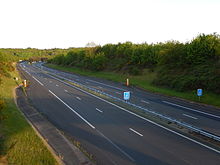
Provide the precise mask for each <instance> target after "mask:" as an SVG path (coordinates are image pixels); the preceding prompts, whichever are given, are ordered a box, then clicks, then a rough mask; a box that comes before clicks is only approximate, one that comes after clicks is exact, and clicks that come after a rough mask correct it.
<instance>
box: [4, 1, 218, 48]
mask: <svg viewBox="0 0 220 165" xmlns="http://www.w3.org/2000/svg"><path fill="white" fill-rule="evenodd" d="M214 32H217V33H218V34H220V0H0V48H27V47H31V48H41V49H44V48H68V47H84V46H85V45H86V44H87V43H88V42H92V41H93V42H95V43H96V44H100V45H104V44H107V43H118V42H126V41H131V42H133V43H143V42H147V43H156V42H164V41H168V40H178V41H180V42H186V41H190V40H191V39H193V37H196V36H197V35H198V34H200V33H205V34H210V33H214Z"/></svg>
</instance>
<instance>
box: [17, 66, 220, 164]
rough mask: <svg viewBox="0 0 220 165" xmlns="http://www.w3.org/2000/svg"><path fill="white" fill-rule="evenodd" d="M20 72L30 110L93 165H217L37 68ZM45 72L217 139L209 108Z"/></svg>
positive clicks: (217, 157)
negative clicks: (126, 95)
mask: <svg viewBox="0 0 220 165" xmlns="http://www.w3.org/2000/svg"><path fill="white" fill-rule="evenodd" d="M20 66H21V68H22V69H23V70H22V72H24V74H26V76H27V78H28V79H29V80H30V81H31V85H30V87H29V88H28V95H29V97H30V99H31V101H32V104H33V105H34V106H35V107H36V108H37V109H38V110H39V111H41V112H42V113H43V114H45V115H46V116H47V118H48V119H49V120H50V121H51V122H52V123H53V124H54V125H56V126H57V127H58V128H59V129H61V130H62V131H64V132H65V133H67V134H68V135H70V136H72V137H74V138H75V139H77V140H78V141H80V143H81V144H82V146H83V147H84V148H85V149H86V150H87V151H88V152H89V153H90V154H92V155H94V157H95V159H96V161H97V164H103V165H115V164H117V165H133V164H137V165H159V164H164V165H168V164H169V165H170V164H172V165H186V164H187V165H197V164H198V165H203V164H204V165H207V164H209V165H218V164H219V162H220V152H219V151H217V150H215V149H213V148H211V147H208V146H206V145H205V144H202V143H199V142H197V141H195V140H193V139H190V138H188V137H185V136H184V135H181V134H178V133H177V132H174V131H172V130H169V129H167V128H164V127H162V126H160V125H157V124H156V123H153V122H151V121H149V120H147V119H144V118H142V117H140V116H138V115H135V114H133V113H131V112H129V111H126V110H125V109H122V108H120V107H118V106H116V105H114V104H111V103H109V102H107V101H105V100H102V99H100V98H97V97H95V96H92V95H91V94H88V93H86V92H83V91H81V90H78V89H76V88H74V87H72V86H70V85H67V84H65V83H63V82H62V81H59V80H57V79H55V78H53V77H52V76H51V75H48V74H46V73H44V72H42V70H41V69H47V68H43V67H42V66H41V65H40V63H37V64H35V66H32V65H28V64H27V63H22V64H20ZM38 67H39V68H38ZM40 68H41V69H40ZM47 70H48V71H50V72H53V73H55V74H57V75H60V76H63V77H66V78H69V79H74V80H75V81H79V82H80V83H82V84H85V85H88V86H93V87H95V88H99V89H101V90H103V91H105V92H108V93H109V94H112V95H113V94H114V95H115V96H117V95H118V97H122V93H123V91H128V90H129V91H131V92H132V93H131V94H132V100H131V101H132V102H134V103H136V104H140V105H142V106H146V107H147V108H149V109H152V110H154V111H158V112H161V113H166V114H169V115H170V116H171V115H172V116H173V117H175V118H177V119H181V120H184V121H186V122H188V123H191V124H194V125H196V126H199V127H202V128H204V129H206V130H209V131H210V132H213V133H216V134H220V131H219V130H220V129H219V127H220V125H219V119H220V117H219V113H218V111H217V110H216V109H214V108H213V109H210V108H207V107H200V106H198V105H193V104H190V103H185V102H176V101H177V100H171V99H169V98H166V97H163V96H158V95H154V94H150V93H146V92H143V91H141V90H139V89H130V88H127V87H125V86H123V85H121V84H118V83H113V82H109V81H105V80H99V79H92V78H88V77H83V76H79V75H73V74H68V73H64V72H60V71H56V70H51V69H47ZM183 103H184V104H183Z"/></svg>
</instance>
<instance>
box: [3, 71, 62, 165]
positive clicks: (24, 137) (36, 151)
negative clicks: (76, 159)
mask: <svg viewBox="0 0 220 165" xmlns="http://www.w3.org/2000/svg"><path fill="white" fill-rule="evenodd" d="M11 75H12V77H11V78H3V82H2V84H1V85H0V98H3V99H4V100H5V102H6V107H5V108H4V109H3V115H4V116H5V119H4V120H3V121H1V123H0V164H16V165H54V164H58V163H57V162H56V160H55V158H54V157H53V156H52V154H51V153H50V152H49V151H48V149H47V148H46V146H45V145H44V144H43V142H42V140H41V139H40V138H39V137H38V136H37V135H36V133H35V132H34V130H33V129H32V127H31V126H30V125H29V124H28V123H27V121H26V120H25V119H24V117H23V116H22V114H21V113H20V111H19V110H18V109H17V107H16V105H15V103H14V99H13V92H12V91H13V88H14V87H15V86H16V83H15V81H14V80H13V77H14V76H16V77H19V76H18V73H17V72H16V71H15V72H13V73H11Z"/></svg>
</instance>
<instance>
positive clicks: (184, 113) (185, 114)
mask: <svg viewBox="0 0 220 165" xmlns="http://www.w3.org/2000/svg"><path fill="white" fill-rule="evenodd" d="M183 116H186V117H189V118H192V119H195V120H197V119H198V118H196V117H193V116H191V115H187V114H185V113H183Z"/></svg>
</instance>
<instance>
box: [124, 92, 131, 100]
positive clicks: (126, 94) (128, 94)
mask: <svg viewBox="0 0 220 165" xmlns="http://www.w3.org/2000/svg"><path fill="white" fill-rule="evenodd" d="M129 99H130V92H124V100H129Z"/></svg>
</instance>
